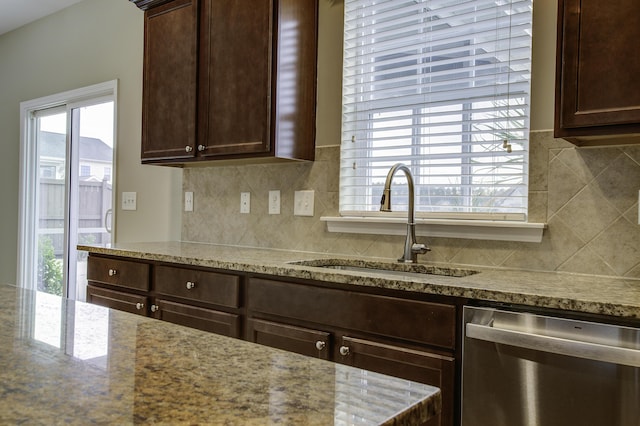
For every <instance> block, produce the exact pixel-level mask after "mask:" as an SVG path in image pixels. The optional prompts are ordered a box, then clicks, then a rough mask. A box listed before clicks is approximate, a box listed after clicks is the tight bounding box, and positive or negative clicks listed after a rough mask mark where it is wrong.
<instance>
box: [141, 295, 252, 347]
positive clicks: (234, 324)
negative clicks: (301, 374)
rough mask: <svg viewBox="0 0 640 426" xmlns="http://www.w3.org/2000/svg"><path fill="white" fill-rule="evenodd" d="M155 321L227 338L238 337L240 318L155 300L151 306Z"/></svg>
mask: <svg viewBox="0 0 640 426" xmlns="http://www.w3.org/2000/svg"><path fill="white" fill-rule="evenodd" d="M151 310H152V311H153V316H154V317H155V318H157V319H161V320H164V321H168V322H172V323H174V324H180V325H184V326H187V327H192V328H197V329H199V330H204V331H210V332H212V333H217V334H222V335H224V336H229V337H236V338H238V337H240V330H241V328H240V316H239V315H235V314H230V313H227V312H220V311H216V310H213V309H206V308H199V307H195V306H190V305H185V304H183V303H176V302H171V301H169V300H162V299H157V300H156V301H155V303H154V304H153V305H152V306H151Z"/></svg>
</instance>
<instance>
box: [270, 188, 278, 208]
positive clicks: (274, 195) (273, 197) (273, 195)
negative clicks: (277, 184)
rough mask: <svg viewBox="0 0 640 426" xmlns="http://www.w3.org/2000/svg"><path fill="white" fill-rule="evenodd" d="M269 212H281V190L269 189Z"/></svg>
mask: <svg viewBox="0 0 640 426" xmlns="http://www.w3.org/2000/svg"><path fill="white" fill-rule="evenodd" d="M269 214H280V191H278V190H275V191H269Z"/></svg>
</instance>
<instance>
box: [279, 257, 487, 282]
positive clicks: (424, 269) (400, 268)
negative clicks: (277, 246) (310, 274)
mask: <svg viewBox="0 0 640 426" xmlns="http://www.w3.org/2000/svg"><path fill="white" fill-rule="evenodd" d="M290 263H291V264H293V265H303V266H312V267H316V268H328V269H337V270H341V271H352V272H368V273H376V274H385V275H394V276H405V277H407V276H417V277H423V278H424V276H425V275H440V276H446V277H467V276H469V275H473V274H477V273H478V271H475V270H473V269H463V268H449V267H442V266H434V265H423V264H420V263H387V262H372V261H363V260H350V259H314V260H300V261H296V262H290Z"/></svg>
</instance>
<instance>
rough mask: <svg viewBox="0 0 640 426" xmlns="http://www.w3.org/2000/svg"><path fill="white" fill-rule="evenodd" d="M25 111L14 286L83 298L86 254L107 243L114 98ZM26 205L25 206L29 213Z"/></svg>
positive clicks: (112, 165)
mask: <svg viewBox="0 0 640 426" xmlns="http://www.w3.org/2000/svg"><path fill="white" fill-rule="evenodd" d="M35 105H36V106H35V107H34V108H33V109H32V110H31V111H29V114H28V118H27V123H26V125H27V127H26V131H25V135H26V137H25V138H24V139H25V140H24V141H23V143H25V144H27V147H25V150H24V151H25V152H24V156H25V157H29V156H31V157H32V158H33V162H32V163H29V162H27V161H26V159H25V158H23V169H26V170H23V171H22V173H21V178H22V183H21V193H22V197H23V200H22V203H21V205H22V209H23V212H22V214H21V230H20V231H21V233H20V236H21V238H20V240H21V242H20V245H21V247H20V255H21V257H20V262H21V265H19V269H18V274H19V281H20V285H21V286H24V287H29V288H33V289H36V290H39V291H43V292H46V293H51V294H57V295H61V296H66V297H69V298H71V299H78V300H84V299H85V294H86V253H82V252H78V251H77V249H76V246H77V245H78V244H84V243H88V244H100V245H108V244H110V243H111V229H112V221H113V215H112V201H113V171H114V116H115V99H114V95H107V96H105V95H101V96H96V97H89V98H85V99H82V100H81V101H77V100H76V101H73V102H64V103H62V104H60V105H55V106H47V105H46V104H43V105H42V107H41V108H38V107H37V103H35ZM30 207H31V208H30Z"/></svg>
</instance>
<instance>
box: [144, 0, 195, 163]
mask: <svg viewBox="0 0 640 426" xmlns="http://www.w3.org/2000/svg"><path fill="white" fill-rule="evenodd" d="M197 48H198V1H197V0H173V1H171V2H169V3H167V4H163V5H162V6H158V7H155V8H152V9H149V10H148V11H146V12H145V23H144V72H143V85H144V86H143V101H142V102H143V103H142V154H141V156H142V161H143V162H145V161H153V160H156V161H157V160H163V159H164V160H166V159H184V158H192V157H193V156H194V155H195V153H196V151H197V149H196V107H197V90H196V84H197V57H198V56H197V55H198V52H197Z"/></svg>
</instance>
